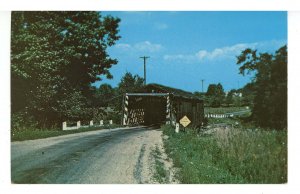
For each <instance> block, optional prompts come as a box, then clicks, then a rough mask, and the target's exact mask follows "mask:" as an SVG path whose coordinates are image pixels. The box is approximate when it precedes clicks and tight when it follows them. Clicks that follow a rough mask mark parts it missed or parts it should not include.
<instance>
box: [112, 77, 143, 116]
mask: <svg viewBox="0 0 300 194" xmlns="http://www.w3.org/2000/svg"><path fill="white" fill-rule="evenodd" d="M143 87H144V79H143V78H142V77H140V76H139V75H132V74H131V73H130V72H126V73H125V75H124V76H123V77H122V78H121V81H120V83H119V84H118V87H117V88H116V95H117V97H116V98H115V99H114V100H115V101H114V103H115V108H116V110H119V111H121V110H122V98H123V95H124V94H125V93H133V92H141V91H142V89H143Z"/></svg>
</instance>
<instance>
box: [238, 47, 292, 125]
mask: <svg viewBox="0 0 300 194" xmlns="http://www.w3.org/2000/svg"><path fill="white" fill-rule="evenodd" d="M237 64H238V65H241V66H240V73H241V74H243V75H244V74H245V72H247V73H250V72H254V73H255V76H254V79H253V81H252V84H253V90H254V99H253V114H252V117H253V120H254V121H255V122H256V123H257V124H258V125H259V126H262V127H268V128H275V129H286V128H287V46H283V47H281V48H280V49H278V50H277V51H276V52H275V54H269V53H259V54H258V53H257V51H256V50H251V49H246V50H244V51H243V52H242V53H241V55H240V56H238V57H237Z"/></svg>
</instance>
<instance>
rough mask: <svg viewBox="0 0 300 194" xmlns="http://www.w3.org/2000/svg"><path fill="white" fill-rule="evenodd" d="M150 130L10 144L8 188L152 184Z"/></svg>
mask: <svg viewBox="0 0 300 194" xmlns="http://www.w3.org/2000/svg"><path fill="white" fill-rule="evenodd" d="M161 145H162V140H161V131H159V130H157V129H154V128H142V127H138V128H123V129H111V130H106V129H105V130H99V131H91V132H84V133H78V134H72V135H64V136H59V137H52V138H47V139H39V140H29V141H23V142H12V143H11V180H12V183H76V184H81V183H89V184H98V183H113V184H118V183H152V180H151V176H152V175H151V174H152V169H153V167H152V165H151V150H153V149H154V148H155V147H156V146H161Z"/></svg>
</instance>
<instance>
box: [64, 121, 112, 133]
mask: <svg viewBox="0 0 300 194" xmlns="http://www.w3.org/2000/svg"><path fill="white" fill-rule="evenodd" d="M108 122H109V125H112V124H113V121H112V120H109V121H108ZM103 125H104V124H103V120H100V122H99V125H94V121H93V120H91V121H90V124H89V125H81V122H80V121H77V124H76V126H72V127H68V125H67V122H66V121H65V122H63V123H62V130H63V131H66V130H74V129H79V128H87V127H101V126H103Z"/></svg>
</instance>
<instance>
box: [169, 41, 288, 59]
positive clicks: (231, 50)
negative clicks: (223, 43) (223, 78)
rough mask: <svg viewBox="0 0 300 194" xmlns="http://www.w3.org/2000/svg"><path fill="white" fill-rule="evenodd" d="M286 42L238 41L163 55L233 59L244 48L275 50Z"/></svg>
mask: <svg viewBox="0 0 300 194" xmlns="http://www.w3.org/2000/svg"><path fill="white" fill-rule="evenodd" d="M284 44H286V41H285V40H273V41H266V42H255V43H239V44H235V45H232V46H227V47H221V48H215V49H213V50H211V51H208V50H199V51H198V52H196V53H192V54H176V55H165V56H164V59H165V60H182V61H186V62H199V61H203V60H209V61H212V60H223V59H234V58H235V57H236V56H237V55H239V54H240V53H241V51H243V50H244V49H246V48H251V49H258V51H259V52H270V51H274V50H277V49H278V48H279V47H280V46H283V45H284Z"/></svg>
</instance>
